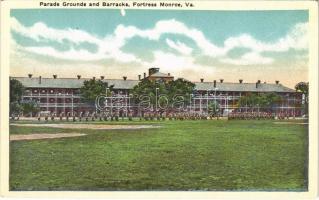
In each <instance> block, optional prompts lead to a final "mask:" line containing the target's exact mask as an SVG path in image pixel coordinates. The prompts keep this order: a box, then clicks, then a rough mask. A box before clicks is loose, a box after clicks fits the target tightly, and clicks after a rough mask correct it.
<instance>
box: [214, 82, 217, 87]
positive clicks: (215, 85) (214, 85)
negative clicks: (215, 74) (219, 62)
mask: <svg viewBox="0 0 319 200" xmlns="http://www.w3.org/2000/svg"><path fill="white" fill-rule="evenodd" d="M216 82H217V81H216V80H214V88H216Z"/></svg>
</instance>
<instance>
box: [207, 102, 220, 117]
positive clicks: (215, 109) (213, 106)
mask: <svg viewBox="0 0 319 200" xmlns="http://www.w3.org/2000/svg"><path fill="white" fill-rule="evenodd" d="M219 110H220V105H219V104H218V102H215V101H211V102H209V104H208V113H209V115H211V116H216V115H217V114H218V113H219Z"/></svg>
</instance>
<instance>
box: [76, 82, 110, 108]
mask: <svg viewBox="0 0 319 200" xmlns="http://www.w3.org/2000/svg"><path fill="white" fill-rule="evenodd" d="M106 88H108V83H107V82H103V81H101V80H95V79H90V80H86V81H84V83H83V86H82V87H81V88H80V94H81V96H82V98H83V101H85V102H87V103H94V101H95V99H96V97H97V96H98V95H105V93H106ZM110 89H112V87H111V88H110Z"/></svg>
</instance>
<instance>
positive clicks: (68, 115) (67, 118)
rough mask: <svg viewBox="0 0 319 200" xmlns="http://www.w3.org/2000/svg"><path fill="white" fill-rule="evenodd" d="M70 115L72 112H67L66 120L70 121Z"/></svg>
mask: <svg viewBox="0 0 319 200" xmlns="http://www.w3.org/2000/svg"><path fill="white" fill-rule="evenodd" d="M69 117H70V112H67V113H66V121H69Z"/></svg>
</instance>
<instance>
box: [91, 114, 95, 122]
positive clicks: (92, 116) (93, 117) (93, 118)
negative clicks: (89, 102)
mask: <svg viewBox="0 0 319 200" xmlns="http://www.w3.org/2000/svg"><path fill="white" fill-rule="evenodd" d="M91 120H92V121H95V112H93V113H92V115H91Z"/></svg>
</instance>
